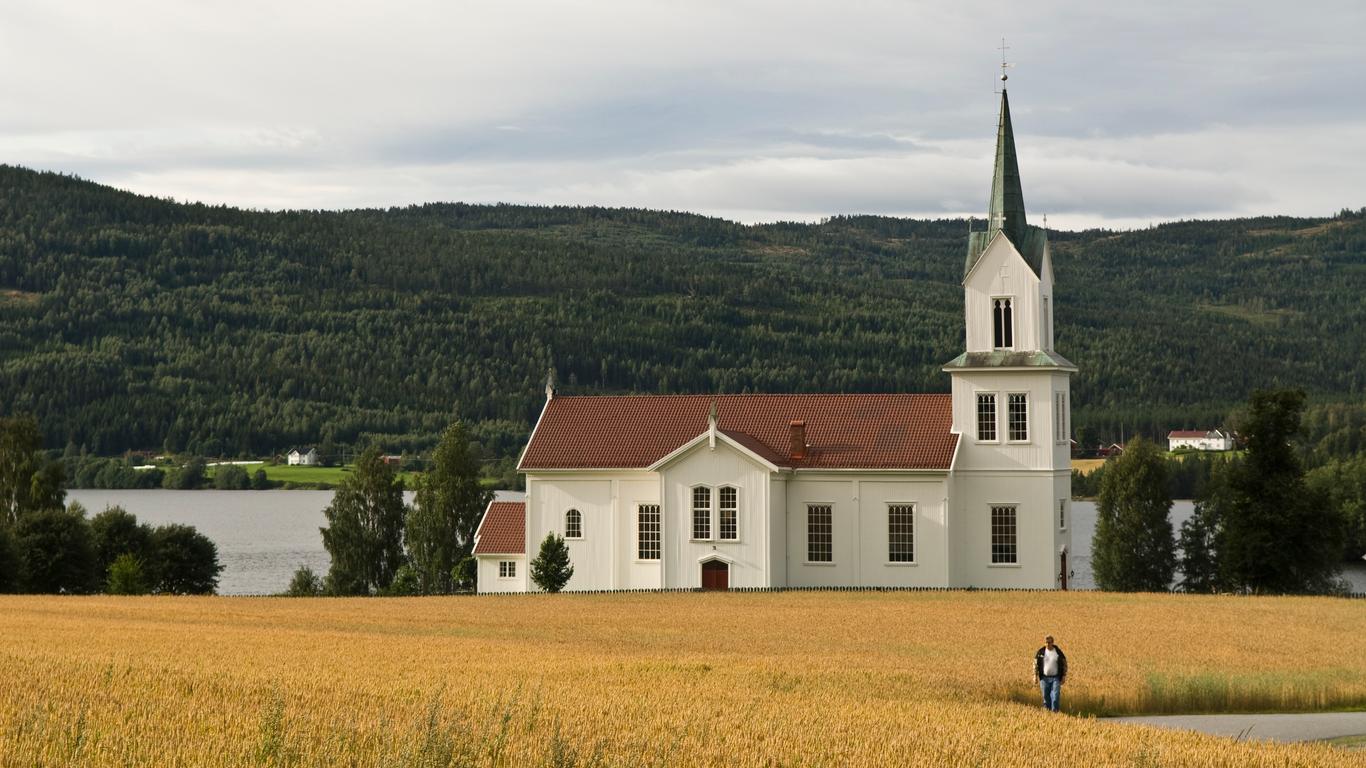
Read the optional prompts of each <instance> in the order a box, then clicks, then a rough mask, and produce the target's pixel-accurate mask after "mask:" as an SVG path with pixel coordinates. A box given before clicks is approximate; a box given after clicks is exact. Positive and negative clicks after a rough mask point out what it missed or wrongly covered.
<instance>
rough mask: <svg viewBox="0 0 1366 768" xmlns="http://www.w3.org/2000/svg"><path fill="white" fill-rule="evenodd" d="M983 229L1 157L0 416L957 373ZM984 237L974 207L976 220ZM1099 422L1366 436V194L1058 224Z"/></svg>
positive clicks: (385, 424) (789, 388)
mask: <svg viewBox="0 0 1366 768" xmlns="http://www.w3.org/2000/svg"><path fill="white" fill-rule="evenodd" d="M968 226H969V225H968V223H967V222H965V221H963V220H939V221H923V220H909V219H897V218H888V217H873V216H857V217H835V218H831V219H829V220H826V221H823V222H821V223H815V224H801V223H779V224H764V225H753V226H749V225H741V224H736V223H732V222H729V221H724V220H721V219H716V218H708V217H704V216H697V215H692V214H687V213H678V212H666V211H647V210H636V209H603V208H591V207H534V206H513V205H492V206H489V205H466V204H458V203H448V204H429V205H422V206H412V207H404V208H391V209H387V210H351V211H286V212H266V211H251V210H241V209H235V208H229V207H212V206H206V205H201V204H186V203H179V202H175V201H172V200H164V199H157V198H151V197H145V196H139V195H134V194H131V193H127V192H123V191H118V190H115V189H112V188H109V187H105V186H101V185H98V184H95V183H91V182H88V181H83V180H80V179H78V178H74V177H71V176H64V175H58V174H52V173H40V172H35V171H31V170H27V169H23V168H16V167H9V166H0V414H6V415H14V414H27V415H32V416H34V417H36V418H37V420H38V422H39V423H40V424H41V426H42V429H43V431H44V433H45V434H44V443H45V444H46V445H47V446H49V447H53V448H60V447H62V446H67V448H68V451H70V450H71V449H72V448H74V447H79V448H80V449H84V450H85V451H88V452H89V453H90V454H97V455H115V454H121V453H123V452H125V451H130V450H136V451H167V452H173V453H189V454H197V455H204V456H228V457H233V456H261V455H270V454H278V453H281V452H283V451H285V450H287V449H288V448H289V447H290V446H294V445H313V444H320V445H324V446H349V447H360V446H365V445H370V444H376V445H380V446H382V447H383V448H384V450H386V451H390V452H399V451H410V452H414V453H419V452H424V451H428V450H430V448H431V447H432V446H433V445H435V444H436V441H437V439H438V437H439V435H440V433H441V431H442V430H443V429H444V428H445V426H446V425H447V424H448V423H450V422H451V421H452V419H454V418H460V419H462V420H464V422H465V423H466V424H467V425H468V428H469V433H470V435H471V437H472V438H473V439H475V440H476V441H477V442H478V443H479V445H480V446H481V448H482V450H483V452H484V456H485V457H486V458H488V459H501V460H503V461H507V460H509V459H510V458H514V457H515V456H516V455H517V453H518V451H519V450H520V449H521V447H522V445H523V443H524V441H525V439H526V437H527V434H528V433H529V431H530V428H531V426H532V424H533V423H534V421H535V419H536V416H537V414H538V413H539V411H540V408H541V405H542V402H543V399H544V384H545V379H546V375H547V372H548V371H551V370H553V371H554V372H555V376H556V379H557V386H558V389H559V391H561V392H565V393H621V392H641V393H664V392H746V391H766V392H895V391H908V392H943V391H947V388H948V385H949V377H948V375H947V374H945V373H943V372H942V371H941V370H940V367H941V365H942V364H943V363H945V362H946V361H948V360H950V359H952V358H953V357H954V356H956V355H957V354H958V353H959V352H960V351H961V349H962V343H963V327H962V324H963V318H962V293H961V288H960V286H959V282H960V280H961V278H962V269H963V260H964V255H965V251H966V242H967V232H968ZM976 226H977V227H978V228H979V229H980V228H982V226H983V223H982V222H980V221H979V222H977V225H976ZM1050 239H1051V243H1052V247H1053V254H1054V264H1055V272H1056V275H1057V281H1058V285H1057V299H1056V333H1057V342H1056V347H1057V349H1058V351H1059V352H1060V353H1062V354H1063V355H1065V356H1066V357H1068V358H1069V359H1071V360H1072V361H1073V362H1074V363H1076V364H1077V365H1078V366H1079V367H1080V372H1079V373H1078V374H1077V375H1076V377H1075V378H1074V380H1073V403H1074V419H1073V421H1074V427H1075V434H1076V436H1077V438H1078V441H1079V442H1081V443H1083V444H1084V445H1092V444H1095V443H1100V442H1109V441H1117V440H1121V439H1122V438H1126V437H1132V436H1134V435H1136V434H1143V435H1147V436H1149V437H1152V438H1163V437H1164V436H1165V434H1166V432H1167V431H1168V430H1169V429H1175V428H1183V427H1184V428H1195V427H1201V428H1203V427H1215V426H1220V425H1223V424H1225V423H1226V422H1227V420H1228V419H1229V418H1230V414H1231V413H1232V412H1233V411H1235V410H1236V409H1237V408H1238V407H1239V404H1240V403H1243V402H1244V401H1246V399H1247V397H1248V394H1249V393H1250V392H1251V391H1252V390H1253V389H1256V388H1259V387H1295V388H1301V389H1303V390H1305V391H1306V392H1307V393H1308V395H1309V398H1310V407H1309V408H1308V410H1307V412H1306V414H1305V421H1304V424H1305V428H1306V436H1307V437H1308V438H1309V440H1310V443H1311V446H1313V447H1314V448H1316V449H1318V450H1321V451H1323V452H1324V453H1325V455H1331V456H1347V455H1351V454H1354V453H1357V452H1360V451H1361V450H1362V448H1363V444H1366V406H1363V405H1362V404H1361V403H1362V395H1363V391H1366V335H1363V334H1362V333H1361V329H1362V328H1364V327H1366V302H1363V300H1362V297H1363V295H1366V209H1362V210H1358V211H1349V210H1345V211H1343V212H1342V213H1341V214H1339V215H1337V216H1336V217H1333V218H1319V219H1306V218H1289V217H1269V218H1257V219H1240V220H1229V221H1188V222H1181V223H1174V224H1166V225H1161V226H1156V227H1152V228H1149V229H1144V230H1139V231H1132V232H1111V231H1102V230H1093V231H1085V232H1052V233H1050Z"/></svg>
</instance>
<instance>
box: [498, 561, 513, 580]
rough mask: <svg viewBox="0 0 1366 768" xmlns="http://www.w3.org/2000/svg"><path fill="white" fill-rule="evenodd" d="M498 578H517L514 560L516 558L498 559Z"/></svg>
mask: <svg viewBox="0 0 1366 768" xmlns="http://www.w3.org/2000/svg"><path fill="white" fill-rule="evenodd" d="M498 578H500V579H515V578H517V561H516V560H499V561H498Z"/></svg>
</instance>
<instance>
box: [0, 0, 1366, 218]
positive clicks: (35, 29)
mask: <svg viewBox="0 0 1366 768" xmlns="http://www.w3.org/2000/svg"><path fill="white" fill-rule="evenodd" d="M1363 33H1366V3H1363V2H1362V1H1361V0H1343V1H1342V2H1336V1H1333V0H1301V2H1294V3H1288V2H1284V0H1278V1H1276V2H1258V0H1243V1H1241V2H1203V1H1201V2H1194V1H1193V0H1184V1H1180V2H1168V1H1167V0H1143V1H1142V2H1138V1H1137V0H1131V1H1130V2H1123V3H1111V2H1077V3H1063V2H1051V1H1048V0H1031V1H1030V2H992V3H985V2H942V1H941V2H909V1H901V2H859V1H858V0H844V1H843V2H839V3H835V2H828V3H804V2H799V1H794V0H784V1H783V2H747V1H746V0H725V1H724V2H695V1H693V0H688V1H687V2H683V1H680V0H672V1H671V2H661V3H654V2H643V1H642V0H628V1H626V2H607V1H605V0H597V1H595V2H548V1H547V2H520V1H519V0H497V1H493V0H490V1H489V2H458V1H456V0H446V1H443V2H402V1H400V0H391V1H390V2H346V1H345V0H328V1H327V2H312V1H311V0H309V1H307V2H305V1H302V0H267V1H259V2H258V1H257V0H232V2H197V1H195V0H175V1H174V2H171V1H166V2H161V1H157V0H119V1H118V2H113V1H112V0H97V1H93V2H75V1H72V2H64V1H62V0H42V1H41V2H30V1H28V0H21V1H16V0H5V2H3V4H0V65H3V70H4V72H5V73H6V74H5V77H4V78H2V79H0V162H4V163H9V164H15V165H24V166H28V167H32V168H38V169H45V170H57V171H64V172H68V173H74V174H77V175H79V176H82V177H84V178H87V179H91V180H94V181H98V182H101V183H105V184H110V185H113V186H116V187H121V188H126V189H130V190H133V191H136V192H140V193H144V194H153V195H158V196H169V197H174V198H176V199H181V200H201V201H204V202H208V203H227V204H230V205H237V206H244V207H256V208H272V209H274V208H351V207H361V206H365V207H369V206H390V205H405V204H409V203H420V202H430V201H457V200H458V201H467V202H500V201H501V202H512V203H568V204H593V205H611V206H633V207H648V208H667V209H677V210H687V211H696V212H699V213H706V214H713V215H719V216H724V217H727V218H731V219H736V220H740V221H745V222H754V221H774V220H781V219H798V220H812V219H819V218H822V217H825V216H830V215H832V214H846V213H874V214H890V215H905V216H916V217H943V216H963V215H969V214H971V215H976V216H981V215H983V214H984V213H985V209H986V200H987V193H988V189H989V185H990V176H991V155H992V150H993V141H994V133H995V127H996V113H997V109H998V105H999V97H998V96H996V95H995V94H994V91H995V90H996V87H997V86H998V84H999V83H998V81H997V77H998V75H999V74H1000V70H999V67H998V63H999V58H1000V52H999V51H998V50H997V47H998V46H999V45H1000V40H1001V37H1002V36H1005V37H1006V38H1007V44H1008V45H1009V46H1010V48H1009V50H1008V51H1007V52H1006V54H1007V57H1008V58H1009V60H1011V61H1013V62H1015V64H1016V66H1015V67H1014V68H1013V69H1011V70H1010V81H1009V83H1008V85H1009V87H1010V97H1011V108H1012V115H1013V118H1014V122H1015V130H1016V140H1017V147H1018V149H1019V153H1020V169H1021V175H1022V177H1023V181H1024V193H1025V202H1026V205H1027V206H1028V208H1029V211H1030V215H1031V218H1032V219H1034V220H1035V221H1036V222H1037V220H1038V218H1039V216H1040V215H1041V214H1044V213H1046V214H1048V217H1049V225H1050V226H1051V227H1055V228H1066V229H1076V228H1082V227H1087V226H1095V225H1101V226H1111V227H1130V226H1146V225H1147V224H1149V223H1151V222H1159V221H1167V220H1172V219H1182V218H1215V217H1232V216H1246V215H1252V214H1266V213H1284V214H1295V215H1306V216H1323V215H1331V214H1334V213H1336V212H1337V211H1338V210H1340V209H1342V208H1344V207H1350V208H1358V207H1361V206H1364V205H1366V86H1363V78H1366V42H1363V39H1362V38H1363Z"/></svg>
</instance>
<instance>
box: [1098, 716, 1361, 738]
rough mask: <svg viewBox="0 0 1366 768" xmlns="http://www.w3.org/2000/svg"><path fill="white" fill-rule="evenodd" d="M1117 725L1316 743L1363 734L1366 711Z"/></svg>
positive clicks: (1168, 719)
mask: <svg viewBox="0 0 1366 768" xmlns="http://www.w3.org/2000/svg"><path fill="white" fill-rule="evenodd" d="M1110 719H1111V721H1112V722H1116V723H1137V724H1140V725H1155V726H1157V727H1159V728H1181V729H1184V730H1190V731H1200V732H1202V733H1213V734H1217V735H1220V736H1235V737H1236V736H1238V735H1239V734H1242V733H1244V732H1246V733H1245V735H1244V736H1243V738H1245V739H1270V740H1271V741H1319V740H1321V739H1335V738H1338V737H1340V736H1357V735H1360V734H1366V712H1311V713H1308V714H1302V715H1162V716H1158V717H1115V718H1110Z"/></svg>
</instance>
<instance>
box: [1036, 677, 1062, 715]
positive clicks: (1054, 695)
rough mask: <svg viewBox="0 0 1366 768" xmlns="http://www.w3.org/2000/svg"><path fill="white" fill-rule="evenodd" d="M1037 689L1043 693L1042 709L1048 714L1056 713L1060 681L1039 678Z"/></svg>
mask: <svg viewBox="0 0 1366 768" xmlns="http://www.w3.org/2000/svg"><path fill="white" fill-rule="evenodd" d="M1039 689H1040V690H1042V691H1043V708H1044V709H1046V710H1048V711H1050V712H1057V711H1058V695H1059V694H1060V693H1062V680H1060V679H1059V678H1057V677H1056V676H1054V677H1041V678H1039Z"/></svg>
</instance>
